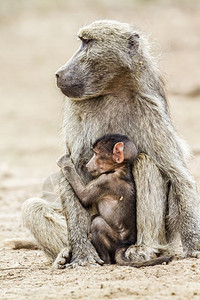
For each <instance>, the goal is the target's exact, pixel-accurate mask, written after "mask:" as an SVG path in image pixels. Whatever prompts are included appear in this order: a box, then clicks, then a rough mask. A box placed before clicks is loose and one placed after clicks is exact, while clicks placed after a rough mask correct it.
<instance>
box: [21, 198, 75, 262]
mask: <svg viewBox="0 0 200 300" xmlns="http://www.w3.org/2000/svg"><path fill="white" fill-rule="evenodd" d="M22 218H23V223H24V225H25V226H26V227H27V228H28V229H29V230H30V231H31V232H32V234H33V235H34V237H35V238H36V240H37V241H38V243H39V245H40V246H41V247H42V248H43V250H44V251H45V253H46V254H47V255H48V256H49V258H51V260H54V259H55V258H56V257H57V255H58V253H59V252H60V251H61V250H62V249H63V248H68V249H69V250H70V247H69V240H68V229H67V224H66V220H65V217H64V216H62V215H61V214H60V213H59V212H58V211H56V210H55V209H54V208H53V207H52V206H50V204H49V203H48V202H47V201H45V200H43V199H40V198H31V199H28V200H26V201H25V202H24V204H23V207H22Z"/></svg>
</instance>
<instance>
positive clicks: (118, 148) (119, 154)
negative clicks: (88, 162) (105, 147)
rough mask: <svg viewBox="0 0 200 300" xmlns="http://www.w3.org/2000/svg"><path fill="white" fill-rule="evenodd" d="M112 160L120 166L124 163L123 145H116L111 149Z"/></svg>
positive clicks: (121, 143) (120, 143)
mask: <svg viewBox="0 0 200 300" xmlns="http://www.w3.org/2000/svg"><path fill="white" fill-rule="evenodd" d="M113 160H114V161H115V162H116V163H118V164H120V163H122V162H123V161H124V143H123V142H119V143H116V144H115V146H114V148H113Z"/></svg>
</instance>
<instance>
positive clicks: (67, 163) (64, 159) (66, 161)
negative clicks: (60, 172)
mask: <svg viewBox="0 0 200 300" xmlns="http://www.w3.org/2000/svg"><path fill="white" fill-rule="evenodd" d="M57 165H58V166H59V167H60V168H61V169H63V168H65V167H69V168H70V167H73V166H74V164H73V162H72V160H71V157H70V155H67V154H64V155H62V156H61V157H60V158H59V159H58V160H57Z"/></svg>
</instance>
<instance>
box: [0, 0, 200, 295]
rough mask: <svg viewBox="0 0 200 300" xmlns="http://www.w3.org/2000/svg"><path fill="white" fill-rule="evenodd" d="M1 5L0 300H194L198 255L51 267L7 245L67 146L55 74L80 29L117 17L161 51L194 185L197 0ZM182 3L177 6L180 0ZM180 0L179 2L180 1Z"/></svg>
mask: <svg viewBox="0 0 200 300" xmlns="http://www.w3.org/2000/svg"><path fill="white" fill-rule="evenodd" d="M172 3H173V4H170V2H168V4H164V1H162V4H161V3H160V2H159V1H157V2H154V1H149V2H148V1H142V2H141V3H140V2H139V1H128V0H127V1H120V0H117V1H114V0H113V1H103V0H99V1H89V0H88V1H73V2H72V1H64V0H63V1H61V0H60V1H53V0H49V1H39V0H38V1H37V0H36V1H23V0H22V1H10V0H7V1H6V0H5V1H4V0H3V1H1V2H0V36H1V39H0V82H1V85H0V92H1V98H0V101H1V110H0V134H1V147H0V155H1V161H0V179H1V180H0V299H36V298H37V299H78V298H81V299H86V298H87V299H104V298H105V299H107V298H108V299H188V298H189V299H200V260H197V259H186V260H182V261H174V262H172V263H171V264H170V265H167V266H166V265H164V266H156V267H151V268H150V267H149V268H142V269H139V270H137V269H133V268H130V267H117V266H104V267H92V268H78V269H74V270H64V271H60V270H53V269H52V268H51V267H50V266H49V264H48V261H47V259H46V257H45V255H44V254H43V253H42V252H41V251H28V250H10V249H9V248H8V247H5V246H4V241H5V239H12V238H27V237H30V234H29V232H28V231H27V230H26V229H25V228H23V226H22V222H21V216H20V209H21V205H22V203H23V201H24V200H25V199H27V198H29V197H31V196H40V195H41V190H42V183H43V182H44V180H45V178H46V177H47V176H48V175H49V174H51V173H53V172H55V171H57V167H56V163H55V161H56V159H57V158H58V157H59V156H60V155H61V154H62V153H63V152H64V145H63V142H62V135H61V134H60V127H61V119H62V107H63V100H64V97H63V96H62V95H61V93H60V92H59V91H58V90H57V89H56V87H55V81H54V72H55V71H56V69H57V68H58V67H60V66H61V65H62V64H64V63H65V62H66V61H67V60H68V59H69V57H70V56H71V55H72V54H73V53H74V51H75V50H76V48H77V47H78V45H79V42H78V41H77V40H76V32H77V30H78V28H79V27H81V26H82V25H84V24H87V23H89V22H91V21H93V20H95V19H118V20H121V21H126V22H130V23H133V24H136V26H138V27H139V28H141V29H142V30H143V31H145V32H146V33H147V34H148V35H149V36H150V40H151V41H152V42H153V45H154V48H155V49H156V52H157V53H158V54H159V55H160V66H161V68H162V70H163V73H164V74H165V77H166V80H167V82H168V91H169V101H170V107H171V112H172V118H173V120H174V124H175V126H176V128H177V130H178V132H179V134H180V135H181V136H182V137H183V138H184V139H186V141H187V142H188V144H189V145H190V147H191V150H192V153H193V156H192V158H191V159H190V161H189V165H190V168H191V171H192V173H193V174H194V176H195V178H196V180H197V184H198V186H199V184H200V173H199V166H200V135H199V134H200V118H199V114H200V92H199V90H200V81H199V80H200V68H199V66H200V18H199V15H200V4H199V2H198V1H194V2H193V1H182V2H181V1H180V2H176V1H173V2H172ZM178 3H179V4H178ZM180 3H181V4H180Z"/></svg>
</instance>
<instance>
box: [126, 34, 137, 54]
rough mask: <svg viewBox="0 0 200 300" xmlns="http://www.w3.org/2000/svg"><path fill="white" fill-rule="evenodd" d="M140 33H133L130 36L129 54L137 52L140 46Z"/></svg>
mask: <svg viewBox="0 0 200 300" xmlns="http://www.w3.org/2000/svg"><path fill="white" fill-rule="evenodd" d="M139 38H140V36H139V34H138V33H132V34H131V36H130V37H129V45H128V47H129V49H130V51H129V54H130V56H133V55H135V54H136V52H137V50H138V48H139Z"/></svg>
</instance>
